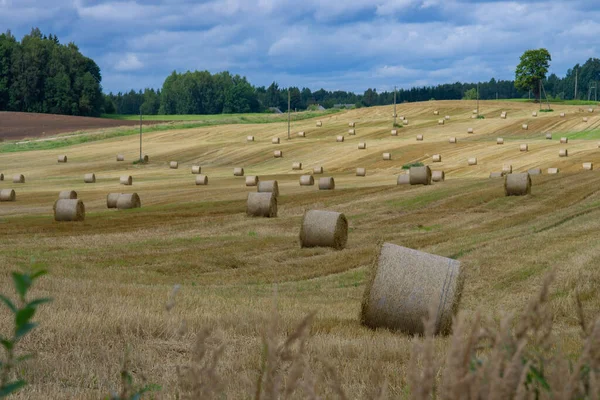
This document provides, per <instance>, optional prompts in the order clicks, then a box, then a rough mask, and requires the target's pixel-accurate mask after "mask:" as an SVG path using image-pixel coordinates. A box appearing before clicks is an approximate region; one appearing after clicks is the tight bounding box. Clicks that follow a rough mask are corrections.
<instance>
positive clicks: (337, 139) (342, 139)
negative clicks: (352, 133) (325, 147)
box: [335, 135, 344, 142]
mask: <svg viewBox="0 0 600 400" xmlns="http://www.w3.org/2000/svg"><path fill="white" fill-rule="evenodd" d="M335 141H336V142H343V141H344V137H343V136H341V135H340V136H338V137H337V138H336V139H335Z"/></svg>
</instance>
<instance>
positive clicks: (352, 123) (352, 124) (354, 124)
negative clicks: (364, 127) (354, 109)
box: [348, 122, 356, 128]
mask: <svg viewBox="0 0 600 400" xmlns="http://www.w3.org/2000/svg"><path fill="white" fill-rule="evenodd" d="M348 126H349V127H351V128H354V127H355V126H356V123H355V122H348Z"/></svg>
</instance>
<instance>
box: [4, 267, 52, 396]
mask: <svg viewBox="0 0 600 400" xmlns="http://www.w3.org/2000/svg"><path fill="white" fill-rule="evenodd" d="M45 274H46V271H45V270H39V271H37V272H34V273H31V274H29V273H23V274H21V273H18V272H13V273H12V279H13V284H14V287H15V290H16V292H17V295H18V299H17V301H16V302H13V301H12V300H11V299H9V298H8V297H6V296H4V295H1V294H0V301H2V303H3V304H4V305H5V306H6V307H7V308H8V309H9V310H10V312H11V313H12V315H13V317H14V328H13V333H12V336H11V337H4V336H0V344H2V347H3V348H4V352H5V357H3V358H2V359H1V360H0V398H4V397H7V396H9V395H11V394H13V393H15V392H16V391H18V390H19V389H21V388H22V387H23V386H25V385H26V384H27V382H25V381H24V380H23V379H19V378H16V379H15V378H13V375H14V374H13V371H14V369H15V367H16V366H17V365H18V364H19V363H20V362H22V361H25V360H27V359H29V358H31V357H32V355H31V354H25V355H18V354H17V346H18V344H19V342H20V341H21V340H22V339H23V338H24V337H25V336H26V335H27V334H29V333H30V332H31V331H32V330H33V329H34V328H35V327H36V326H37V325H38V324H37V323H36V322H32V319H33V317H34V315H35V312H36V311H37V307H38V306H39V305H41V304H44V303H48V302H49V301H51V300H50V299H48V298H39V299H34V300H29V299H28V298H27V294H28V292H29V289H30V288H31V285H33V282H34V281H35V280H36V279H37V278H39V277H40V276H42V275H45Z"/></svg>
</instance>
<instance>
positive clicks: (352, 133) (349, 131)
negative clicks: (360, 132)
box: [348, 129, 356, 135]
mask: <svg viewBox="0 0 600 400" xmlns="http://www.w3.org/2000/svg"><path fill="white" fill-rule="evenodd" d="M348 135H356V129H348Z"/></svg>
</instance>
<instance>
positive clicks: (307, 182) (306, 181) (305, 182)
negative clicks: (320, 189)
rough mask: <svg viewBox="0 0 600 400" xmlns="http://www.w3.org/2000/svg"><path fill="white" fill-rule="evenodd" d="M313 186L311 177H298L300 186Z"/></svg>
mask: <svg viewBox="0 0 600 400" xmlns="http://www.w3.org/2000/svg"><path fill="white" fill-rule="evenodd" d="M314 184H315V178H313V176H312V175H302V176H301V177H300V186H313V185H314Z"/></svg>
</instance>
